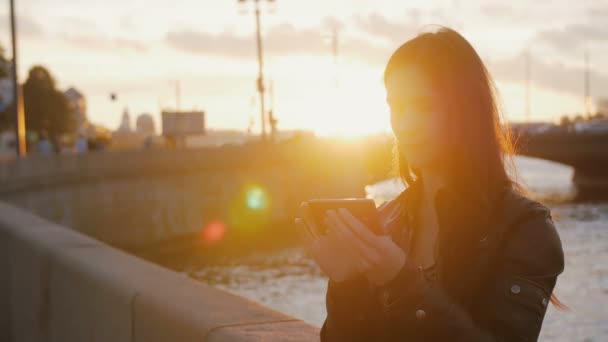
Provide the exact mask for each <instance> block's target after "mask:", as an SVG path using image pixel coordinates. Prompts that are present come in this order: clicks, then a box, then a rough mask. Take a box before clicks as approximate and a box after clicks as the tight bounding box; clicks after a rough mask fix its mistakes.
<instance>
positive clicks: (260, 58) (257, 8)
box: [238, 0, 274, 141]
mask: <svg viewBox="0 0 608 342" xmlns="http://www.w3.org/2000/svg"><path fill="white" fill-rule="evenodd" d="M247 1H253V2H254V3H255V25H256V34H257V47H258V69H259V70H258V81H257V88H258V92H259V93H260V117H261V123H262V141H265V140H266V109H265V103H264V91H265V90H264V57H263V52H262V33H261V30H260V6H259V4H260V2H261V1H263V0H238V2H239V3H245V2H247ZM266 1H267V2H269V3H274V0H266Z"/></svg>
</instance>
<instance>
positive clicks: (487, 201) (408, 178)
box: [384, 26, 565, 309]
mask: <svg viewBox="0 0 608 342" xmlns="http://www.w3.org/2000/svg"><path fill="white" fill-rule="evenodd" d="M406 65H415V66H416V67H418V68H420V69H421V70H422V72H423V73H424V74H425V75H426V76H427V77H429V79H430V81H431V84H432V85H433V87H435V89H436V90H437V92H438V93H439V97H440V98H441V101H445V102H444V104H445V106H444V108H446V110H447V118H448V119H447V120H448V121H449V122H448V125H447V126H448V127H449V132H448V139H449V141H450V151H449V153H446V155H447V156H448V157H447V158H448V159H447V160H446V162H447V163H448V165H447V167H448V168H449V170H450V177H451V179H450V181H451V182H452V184H455V185H457V186H459V187H461V189H466V192H467V196H469V197H471V196H472V198H471V199H474V200H476V201H478V203H479V205H480V208H490V207H491V204H492V202H493V199H494V196H496V195H498V193H500V191H501V190H503V189H504V188H505V187H510V188H511V189H513V190H515V191H517V192H519V193H522V194H523V193H525V190H524V188H523V186H521V185H520V183H519V182H518V175H517V169H516V168H515V164H514V161H513V155H514V152H515V148H514V145H513V142H512V139H511V132H510V128H509V125H508V123H507V122H501V119H502V115H501V110H500V105H499V101H498V94H497V90H496V86H495V85H494V81H493V80H492V77H491V76H490V74H489V72H488V70H487V69H486V67H485V65H484V63H483V61H482V60H481V58H480V57H479V55H478V54H477V52H476V51H475V49H474V48H473V46H471V44H470V43H469V42H468V41H467V40H466V39H465V38H464V37H463V36H462V35H460V34H459V33H458V32H456V31H454V30H452V29H450V28H447V27H443V26H439V29H438V30H437V31H435V32H424V33H420V34H418V35H417V36H416V37H415V38H413V39H411V40H408V41H407V42H405V43H404V44H403V45H401V46H400V47H399V48H398V49H397V50H396V51H395V52H394V53H393V55H392V56H391V57H390V59H389V61H388V63H387V65H386V69H385V71H384V81H385V85H386V81H387V78H388V76H389V75H390V73H391V72H393V71H394V70H395V69H396V68H399V67H403V66H406ZM394 160H395V168H394V169H395V171H396V173H397V175H398V176H399V177H400V178H401V180H402V181H403V182H404V183H405V185H406V186H408V185H410V184H412V182H414V181H415V180H416V179H418V178H420V177H421V174H420V170H417V169H416V168H412V167H410V165H409V163H408V161H407V160H406V158H405V157H404V156H403V155H402V154H401V153H400V152H399V147H398V144H396V143H395V145H394ZM507 167H508V168H509V169H507ZM509 171H510V174H509ZM551 301H552V302H553V304H554V305H555V306H556V307H558V308H561V309H563V308H565V306H564V305H563V304H561V303H560V302H559V300H558V299H557V298H556V297H555V296H553V295H552V296H551Z"/></svg>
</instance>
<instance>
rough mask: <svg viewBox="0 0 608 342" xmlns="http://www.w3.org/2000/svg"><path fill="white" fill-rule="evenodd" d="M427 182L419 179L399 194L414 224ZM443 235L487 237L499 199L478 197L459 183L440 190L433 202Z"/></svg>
mask: <svg viewBox="0 0 608 342" xmlns="http://www.w3.org/2000/svg"><path fill="white" fill-rule="evenodd" d="M422 191H423V183H422V180H421V179H416V180H415V181H413V182H412V183H411V184H409V186H408V187H407V188H406V189H405V190H403V191H402V193H401V194H400V195H399V201H400V202H401V203H402V205H403V207H404V208H405V209H404V210H405V211H406V215H408V216H409V219H410V222H414V218H415V213H417V212H418V210H417V209H418V208H419V206H420V203H421V199H422ZM433 203H434V205H435V210H436V213H437V219H438V223H439V228H440V232H441V234H442V235H443V234H445V233H448V232H451V231H454V232H455V233H456V234H458V235H469V234H473V235H478V234H483V233H484V229H486V228H487V226H488V224H489V223H490V220H491V219H492V215H493V214H494V211H495V209H496V205H497V204H498V202H497V201H495V200H489V201H488V200H486V201H484V200H483V199H481V198H476V197H475V194H474V192H473V191H471V190H470V189H467V188H466V187H464V186H460V185H457V184H448V185H445V186H443V187H442V188H440V189H439V190H438V191H437V193H436V194H435V198H434V200H433Z"/></svg>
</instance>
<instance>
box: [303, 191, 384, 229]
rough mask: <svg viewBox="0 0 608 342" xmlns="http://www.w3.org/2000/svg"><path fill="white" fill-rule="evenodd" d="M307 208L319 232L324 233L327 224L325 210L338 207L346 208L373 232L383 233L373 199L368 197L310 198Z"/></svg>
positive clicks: (336, 209)
mask: <svg viewBox="0 0 608 342" xmlns="http://www.w3.org/2000/svg"><path fill="white" fill-rule="evenodd" d="M307 203H308V208H309V210H310V214H311V216H312V219H313V221H314V223H315V224H316V226H317V229H318V231H319V233H320V234H326V232H327V226H326V225H325V223H324V222H323V221H324V218H325V216H326V214H325V212H326V211H327V210H329V209H333V210H335V211H336V212H337V211H338V209H340V208H345V209H347V210H348V211H349V212H350V213H351V214H353V216H355V217H356V218H357V219H359V220H360V221H361V222H363V223H364V224H365V225H366V226H367V227H368V228H369V229H370V230H371V231H372V232H373V233H374V234H376V235H382V234H385V232H384V228H383V227H382V225H381V224H380V216H378V211H377V210H376V204H375V203H374V200H372V199H368V198H338V199H330V198H327V199H312V200H309V201H308V202H307Z"/></svg>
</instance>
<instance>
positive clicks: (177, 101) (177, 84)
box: [173, 80, 181, 112]
mask: <svg viewBox="0 0 608 342" xmlns="http://www.w3.org/2000/svg"><path fill="white" fill-rule="evenodd" d="M173 82H174V83H175V111H176V112H179V111H180V110H181V88H180V82H179V80H174V81H173Z"/></svg>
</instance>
